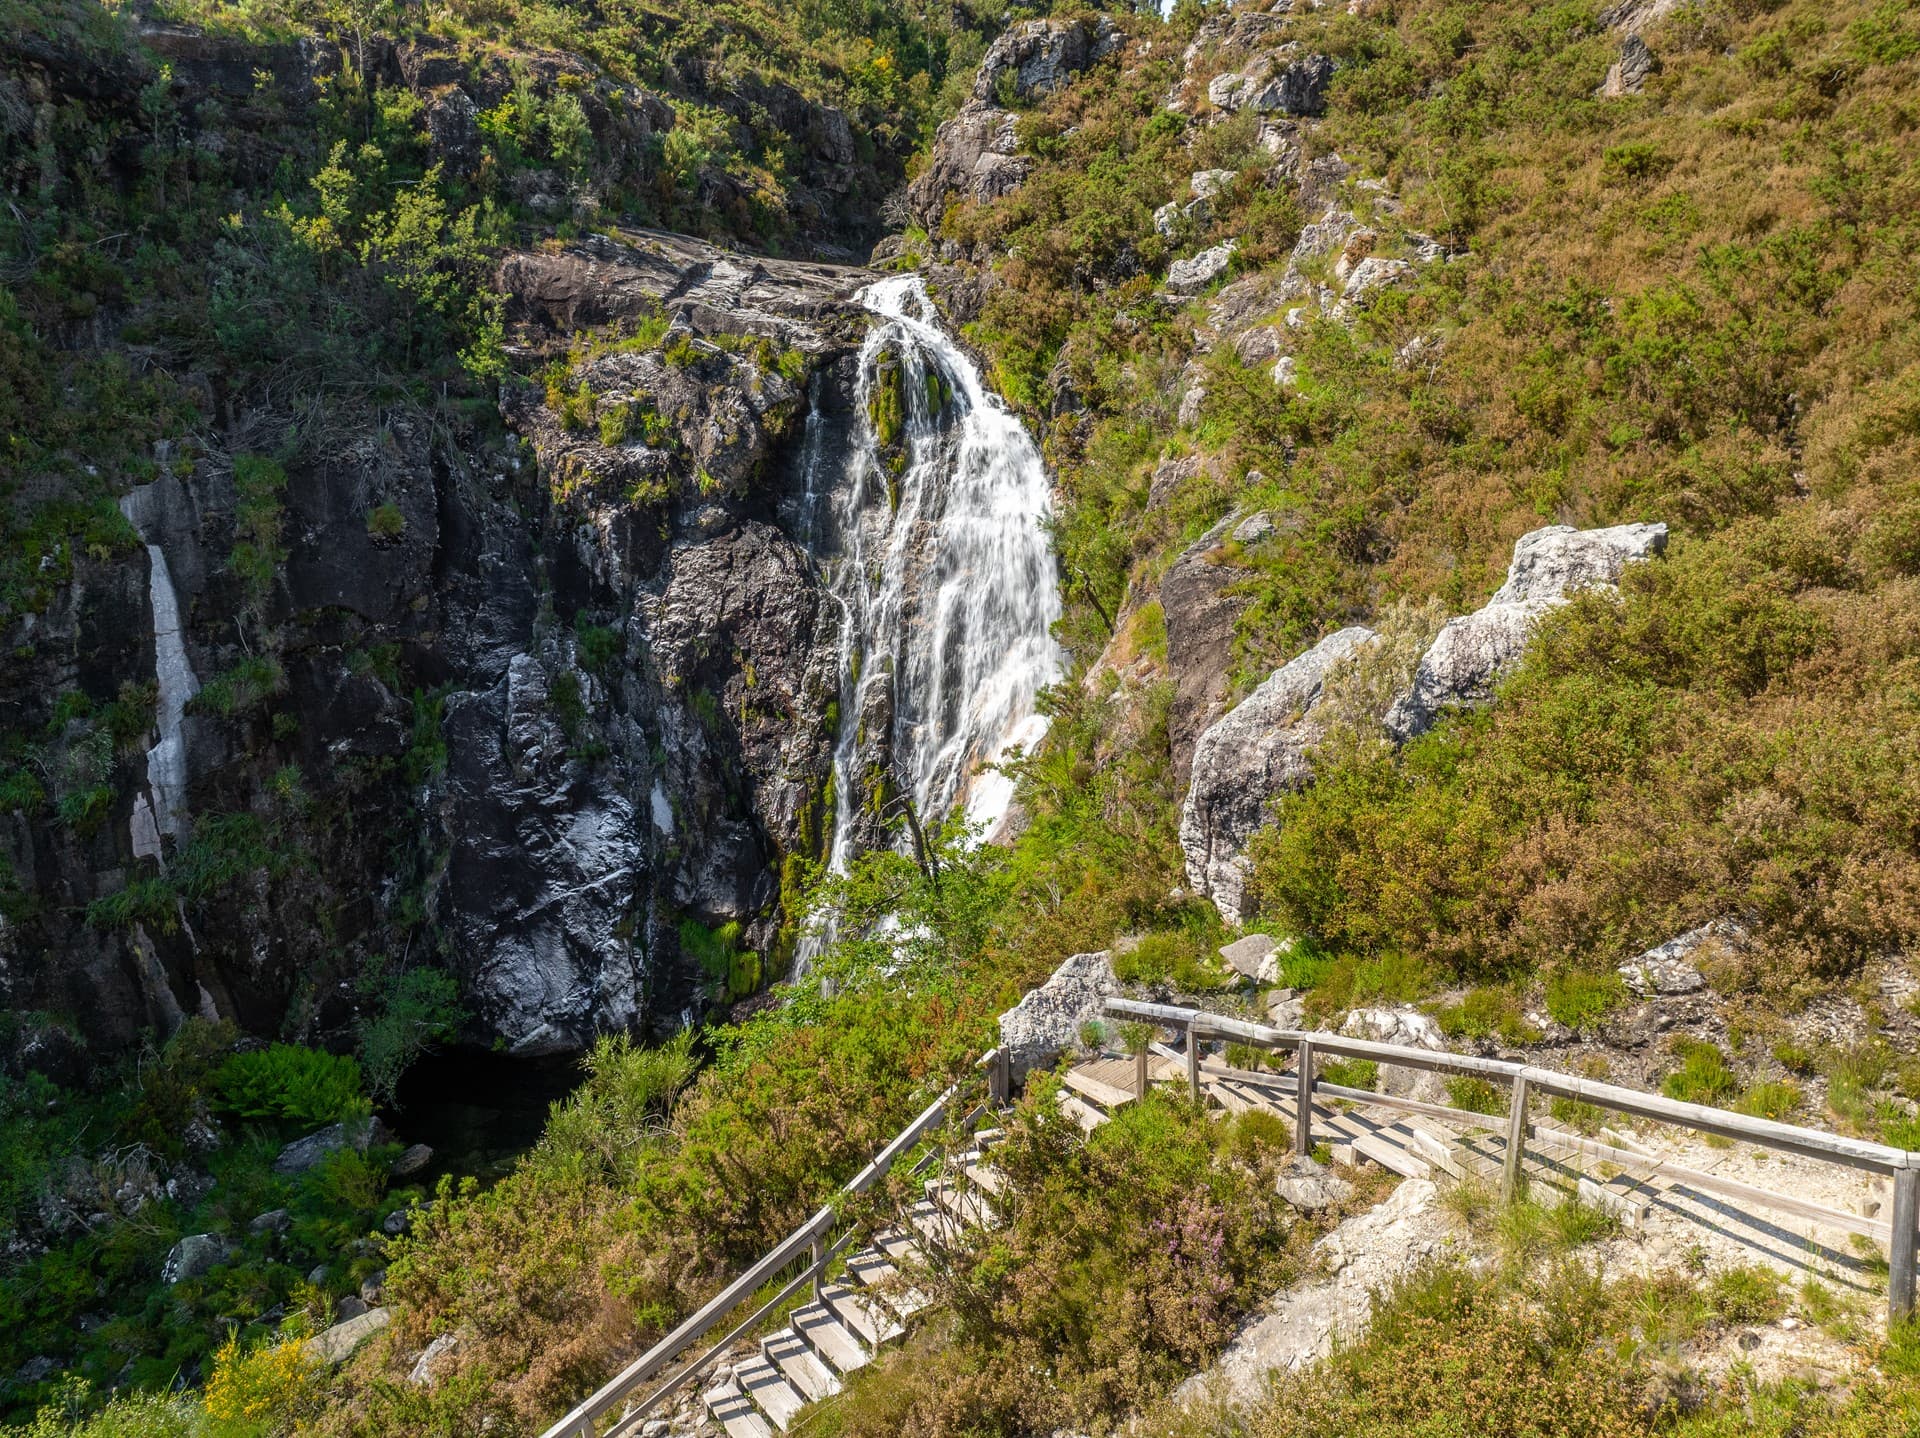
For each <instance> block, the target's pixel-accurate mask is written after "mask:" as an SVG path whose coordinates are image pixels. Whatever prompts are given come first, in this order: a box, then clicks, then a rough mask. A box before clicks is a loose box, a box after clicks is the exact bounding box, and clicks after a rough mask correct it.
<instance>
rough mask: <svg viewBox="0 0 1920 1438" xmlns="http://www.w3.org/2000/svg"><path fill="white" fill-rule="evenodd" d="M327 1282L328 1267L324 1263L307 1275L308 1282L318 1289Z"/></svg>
mask: <svg viewBox="0 0 1920 1438" xmlns="http://www.w3.org/2000/svg"><path fill="white" fill-rule="evenodd" d="M326 1281H327V1266H326V1264H324V1263H322V1264H319V1265H318V1266H316V1267H315V1268H314V1270H313V1271H312V1272H311V1273H309V1274H308V1275H307V1282H309V1283H311V1284H313V1285H314V1286H315V1287H316V1288H317V1287H319V1286H320V1285H321V1284H323V1283H325V1282H326Z"/></svg>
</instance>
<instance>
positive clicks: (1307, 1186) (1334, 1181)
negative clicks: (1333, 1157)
mask: <svg viewBox="0 0 1920 1438" xmlns="http://www.w3.org/2000/svg"><path fill="white" fill-rule="evenodd" d="M1274 1187H1275V1189H1276V1191H1278V1193H1279V1195H1280V1197H1281V1198H1282V1199H1284V1200H1285V1201H1286V1202H1287V1203H1288V1204H1289V1205H1291V1206H1292V1207H1294V1208H1297V1209H1299V1210H1300V1211H1301V1212H1302V1213H1314V1212H1317V1211H1318V1210H1320V1209H1323V1208H1331V1207H1333V1206H1334V1205H1335V1204H1340V1203H1345V1202H1346V1201H1347V1200H1348V1199H1350V1198H1352V1197H1353V1185H1352V1184H1350V1183H1348V1182H1347V1181H1346V1180H1345V1179H1344V1178H1340V1177H1339V1176H1337V1175H1335V1174H1332V1173H1329V1172H1327V1170H1326V1167H1325V1166H1324V1165H1322V1164H1318V1163H1315V1162H1314V1161H1313V1160H1312V1159H1310V1158H1307V1157H1305V1156H1304V1155H1301V1156H1297V1157H1295V1158H1294V1159H1292V1160H1291V1161H1290V1162H1289V1163H1288V1164H1287V1165H1286V1167H1284V1168H1282V1169H1281V1170H1280V1176H1279V1178H1278V1179H1276V1180H1275V1184H1274Z"/></svg>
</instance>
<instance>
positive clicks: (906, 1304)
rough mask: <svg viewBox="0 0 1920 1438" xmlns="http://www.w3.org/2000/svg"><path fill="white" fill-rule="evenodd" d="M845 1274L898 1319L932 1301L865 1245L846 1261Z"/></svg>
mask: <svg viewBox="0 0 1920 1438" xmlns="http://www.w3.org/2000/svg"><path fill="white" fill-rule="evenodd" d="M847 1276H848V1277H849V1278H851V1279H853V1280H854V1282H856V1283H858V1284H859V1285H860V1287H861V1288H863V1289H865V1290H867V1291H869V1292H871V1293H872V1295H873V1297H874V1300H875V1301H876V1302H878V1303H883V1304H885V1305H886V1306H887V1307H888V1308H891V1309H892V1310H893V1311H894V1312H895V1313H897V1314H899V1315H900V1316H901V1317H902V1318H911V1317H913V1315H914V1314H916V1313H918V1312H919V1311H920V1310H921V1309H923V1308H925V1307H926V1306H927V1305H928V1304H929V1303H931V1302H932V1301H933V1300H932V1299H930V1298H928V1297H927V1295H926V1294H924V1293H922V1292H921V1291H920V1290H919V1289H917V1288H915V1287H914V1286H913V1285H912V1284H911V1283H909V1282H907V1280H906V1277H905V1276H904V1275H903V1274H902V1273H901V1272H900V1270H899V1269H897V1268H895V1267H894V1266H893V1265H892V1264H891V1263H889V1262H887V1260H886V1256H885V1255H884V1254H882V1253H881V1252H880V1251H879V1250H878V1249H873V1248H869V1249H867V1250H866V1251H865V1252H864V1253H856V1254H855V1255H854V1256H853V1257H852V1258H849V1259H848V1260H847Z"/></svg>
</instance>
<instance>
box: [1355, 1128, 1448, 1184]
mask: <svg viewBox="0 0 1920 1438" xmlns="http://www.w3.org/2000/svg"><path fill="white" fill-rule="evenodd" d="M1353 1151H1354V1152H1355V1153H1357V1154H1360V1155H1362V1156H1363V1157H1365V1158H1370V1159H1372V1160H1373V1161H1374V1162H1375V1163H1377V1164H1379V1165H1380V1167H1382V1168H1384V1169H1386V1170H1388V1171H1389V1172H1391V1173H1397V1174H1399V1175H1400V1176H1401V1177H1402V1178H1431V1177H1433V1166H1432V1165H1431V1164H1429V1163H1428V1162H1427V1161H1426V1160H1425V1159H1423V1158H1420V1157H1419V1156H1417V1155H1416V1154H1412V1153H1409V1152H1408V1151H1407V1150H1406V1149H1404V1148H1402V1147H1400V1145H1399V1144H1397V1143H1395V1142H1394V1141H1393V1140H1392V1139H1390V1138H1387V1137H1386V1136H1385V1135H1384V1134H1374V1133H1370V1134H1367V1135H1365V1136H1363V1137H1360V1138H1356V1139H1355V1140H1354V1141H1353Z"/></svg>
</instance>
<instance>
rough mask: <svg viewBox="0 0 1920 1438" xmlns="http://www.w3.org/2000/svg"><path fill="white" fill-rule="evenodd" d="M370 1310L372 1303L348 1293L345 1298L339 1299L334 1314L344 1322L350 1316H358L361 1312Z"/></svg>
mask: <svg viewBox="0 0 1920 1438" xmlns="http://www.w3.org/2000/svg"><path fill="white" fill-rule="evenodd" d="M372 1310H373V1305H372V1304H371V1303H368V1302H367V1301H366V1300H365V1299H364V1298H360V1297H358V1296H357V1295H355V1294H351V1293H349V1294H348V1295H347V1296H346V1297H345V1298H343V1299H341V1300H340V1303H339V1306H338V1307H337V1308H335V1309H334V1316H335V1317H336V1318H338V1319H339V1320H340V1321H341V1322H343V1323H344V1322H346V1321H347V1320H348V1319H350V1318H358V1317H359V1316H360V1315H361V1314H363V1313H370V1312H372Z"/></svg>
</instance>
